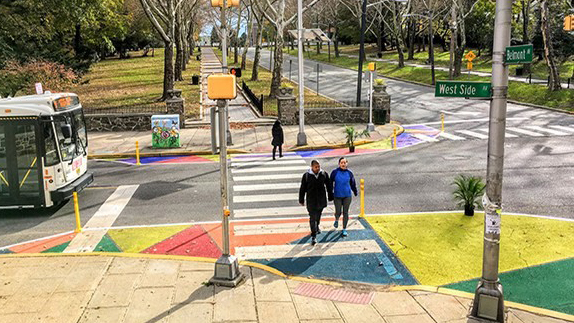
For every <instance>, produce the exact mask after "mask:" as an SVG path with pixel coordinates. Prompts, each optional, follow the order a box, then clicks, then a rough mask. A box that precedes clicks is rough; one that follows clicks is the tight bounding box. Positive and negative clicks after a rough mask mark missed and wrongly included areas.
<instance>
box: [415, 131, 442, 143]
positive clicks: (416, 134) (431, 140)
mask: <svg viewBox="0 0 574 323" xmlns="http://www.w3.org/2000/svg"><path fill="white" fill-rule="evenodd" d="M412 136H413V137H415V138H418V139H420V140H422V141H426V142H437V141H438V139H436V138H433V137H429V136H425V135H423V134H420V133H414V134H412Z"/></svg>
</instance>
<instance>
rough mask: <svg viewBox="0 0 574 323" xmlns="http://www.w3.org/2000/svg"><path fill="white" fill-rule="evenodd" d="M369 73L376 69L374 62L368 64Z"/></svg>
mask: <svg viewBox="0 0 574 323" xmlns="http://www.w3.org/2000/svg"><path fill="white" fill-rule="evenodd" d="M368 66H369V71H371V72H373V71H375V70H376V69H377V64H376V63H374V62H371V63H369V65H368Z"/></svg>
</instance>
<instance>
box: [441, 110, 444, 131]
mask: <svg viewBox="0 0 574 323" xmlns="http://www.w3.org/2000/svg"><path fill="white" fill-rule="evenodd" d="M440 131H441V132H444V113H441V114H440Z"/></svg>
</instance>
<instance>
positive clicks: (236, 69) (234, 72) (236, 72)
mask: <svg viewBox="0 0 574 323" xmlns="http://www.w3.org/2000/svg"><path fill="white" fill-rule="evenodd" d="M229 73H231V75H235V77H241V68H239V67H233V68H231V69H229Z"/></svg>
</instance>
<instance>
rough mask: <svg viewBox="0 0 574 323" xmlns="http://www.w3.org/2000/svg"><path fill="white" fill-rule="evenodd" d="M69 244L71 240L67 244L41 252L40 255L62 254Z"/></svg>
mask: <svg viewBox="0 0 574 323" xmlns="http://www.w3.org/2000/svg"><path fill="white" fill-rule="evenodd" d="M70 242H72V241H71V240H70V241H68V242H64V243H62V244H59V245H57V246H55V247H52V248H50V249H46V250H44V251H42V253H59V252H64V250H66V248H67V247H68V245H69V244H70Z"/></svg>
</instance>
